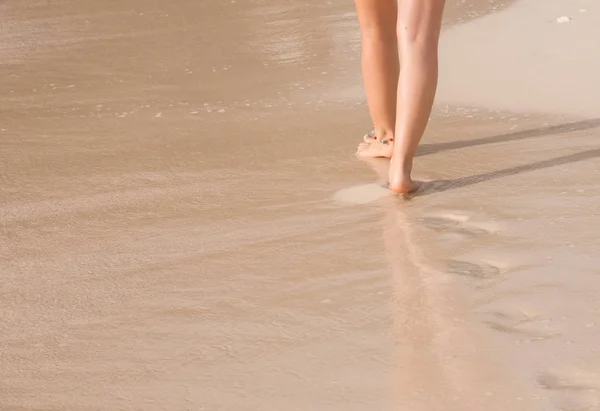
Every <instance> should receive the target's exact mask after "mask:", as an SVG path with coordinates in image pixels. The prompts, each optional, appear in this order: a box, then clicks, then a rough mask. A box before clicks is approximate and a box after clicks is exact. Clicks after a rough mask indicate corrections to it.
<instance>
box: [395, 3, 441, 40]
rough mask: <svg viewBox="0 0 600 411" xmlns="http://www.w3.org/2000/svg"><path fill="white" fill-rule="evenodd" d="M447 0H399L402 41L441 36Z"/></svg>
mask: <svg viewBox="0 0 600 411" xmlns="http://www.w3.org/2000/svg"><path fill="white" fill-rule="evenodd" d="M444 5H445V0H398V38H399V40H400V41H405V40H408V41H414V40H421V39H422V40H433V39H435V40H436V41H437V39H438V38H439V36H440V31H441V27H442V15H443V13H444Z"/></svg>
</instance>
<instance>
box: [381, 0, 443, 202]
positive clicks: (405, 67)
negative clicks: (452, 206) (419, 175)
mask: <svg viewBox="0 0 600 411" xmlns="http://www.w3.org/2000/svg"><path fill="white" fill-rule="evenodd" d="M443 11H444V0H398V21H397V24H398V27H397V35H398V48H399V55H400V61H401V66H402V69H401V70H400V76H399V81H398V92H397V101H396V107H397V108H396V122H395V132H394V148H393V154H392V160H391V163H390V176H389V178H390V188H391V189H392V190H393V191H395V192H397V193H407V192H410V191H412V190H414V189H415V188H416V187H415V184H414V183H413V181H412V179H411V171H412V165H413V158H414V156H415V152H416V150H417V147H418V145H419V142H420V141H421V137H422V136H423V133H424V132H425V128H426V127H427V123H428V122H429V116H430V114H431V108H432V106H433V101H434V98H435V93H436V89H437V81H438V43H439V36H440V30H441V25H442V14H443Z"/></svg>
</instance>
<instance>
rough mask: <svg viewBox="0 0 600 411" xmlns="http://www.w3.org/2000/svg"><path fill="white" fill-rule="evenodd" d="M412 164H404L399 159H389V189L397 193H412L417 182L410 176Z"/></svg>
mask: <svg viewBox="0 0 600 411" xmlns="http://www.w3.org/2000/svg"><path fill="white" fill-rule="evenodd" d="M411 171H412V166H406V165H404V164H402V163H401V162H400V161H394V159H393V158H392V161H390V177H389V178H390V190H392V191H394V192H396V193H398V194H407V193H412V192H413V191H415V190H416V189H417V184H416V183H415V182H414V181H413V180H412V178H411V177H410V173H411Z"/></svg>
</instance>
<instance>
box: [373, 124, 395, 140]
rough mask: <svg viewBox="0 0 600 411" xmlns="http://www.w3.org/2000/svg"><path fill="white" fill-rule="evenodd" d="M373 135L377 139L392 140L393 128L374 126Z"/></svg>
mask: <svg viewBox="0 0 600 411" xmlns="http://www.w3.org/2000/svg"><path fill="white" fill-rule="evenodd" d="M374 130H375V137H377V139H378V140H379V141H394V130H393V129H389V128H384V127H377V126H376V127H375V129H374Z"/></svg>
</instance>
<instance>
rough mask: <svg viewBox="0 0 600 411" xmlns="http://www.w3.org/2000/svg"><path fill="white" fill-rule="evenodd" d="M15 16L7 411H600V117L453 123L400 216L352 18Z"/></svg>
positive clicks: (476, 112) (0, 396)
mask: <svg viewBox="0 0 600 411" xmlns="http://www.w3.org/2000/svg"><path fill="white" fill-rule="evenodd" d="M502 6H503V5H502V4H499V2H492V3H489V2H487V1H482V2H474V1H473V2H471V1H467V2H458V1H457V2H449V5H448V14H447V24H448V25H450V24H452V23H455V24H457V23H461V22H463V21H466V20H468V19H471V18H473V17H479V16H481V15H482V14H483V13H484V12H486V11H490V9H492V8H497V9H501V8H502ZM0 11H1V13H0V15H1V17H0V21H1V22H2V44H1V47H0V53H1V56H2V59H1V62H0V74H1V77H0V78H1V79H2V80H0V91H1V92H2V95H3V99H2V100H0V176H1V180H0V181H1V184H2V190H1V192H0V222H1V224H0V239H1V241H0V273H1V275H0V310H1V312H2V321H0V347H1V351H2V353H1V356H0V359H1V360H0V361H1V364H2V366H1V367H0V409H2V410H11V411H12V410H36V409H39V410H41V409H44V410H118V409H139V410H148V411H152V410H164V409H167V410H210V411H214V410H227V411H230V410H236V411H238V410H239V411H244V410H248V411H254V410H258V409H260V410H284V409H285V410H319V411H321V410H323V411H327V410H332V411H334V410H344V411H351V410H373V409H389V410H399V409H400V410H402V409H406V410H411V411H415V410H421V409H422V410H428V411H431V410H436V409H439V410H442V409H443V410H448V409H456V410H465V409H473V410H474V409H483V408H487V409H490V410H494V409H498V410H507V409H510V410H519V409H523V410H527V411H529V410H534V409H573V410H574V409H590V410H591V409H597V407H599V399H598V396H597V394H598V389H600V375H599V374H598V371H597V370H599V369H600V352H598V349H597V348H596V347H598V346H600V344H598V341H599V338H600V335H599V334H600V326H599V325H598V322H599V321H598V314H599V312H600V304H599V303H598V300H597V298H596V292H595V290H596V289H597V288H598V285H599V283H600V277H599V276H598V268H597V267H599V266H600V265H599V263H600V261H599V260H598V254H597V250H598V239H597V235H596V233H595V230H594V229H593V227H596V226H597V223H598V215H597V213H598V212H597V210H599V209H600V204H599V202H600V200H599V199H598V196H596V195H595V193H596V192H597V191H598V182H597V179H596V177H595V176H596V175H597V173H598V168H599V160H598V156H599V150H600V145H599V144H598V139H597V138H595V136H597V135H598V133H599V132H600V131H599V129H600V123H599V122H598V121H597V119H596V120H595V119H594V118H588V119H577V118H570V117H564V116H560V115H554V116H552V117H551V118H547V117H546V116H544V115H526V114H523V113H510V112H508V111H492V110H484V109H482V108H477V107H476V106H477V105H476V104H473V105H472V106H470V107H459V106H456V105H449V106H445V105H444V106H438V107H437V109H436V113H435V115H434V118H433V121H432V124H431V128H430V131H429V133H428V136H427V139H426V141H425V144H424V146H423V147H422V148H421V150H420V152H419V156H418V159H417V171H416V173H417V174H416V177H417V178H419V179H420V180H422V181H426V182H427V183H426V184H425V188H424V190H422V191H421V192H420V193H419V194H418V195H416V196H414V197H411V198H409V199H399V198H397V197H395V196H390V195H389V193H388V192H387V191H386V190H385V189H384V188H383V187H382V184H381V182H382V180H384V177H383V176H385V167H386V162H385V161H373V162H369V163H366V164H363V163H360V162H359V161H358V160H356V159H355V158H353V157H352V155H351V153H352V152H353V149H354V147H355V146H356V143H357V141H358V139H359V138H360V136H361V135H362V134H364V131H365V130H368V125H369V120H368V117H367V114H366V110H365V107H364V101H363V96H362V89H361V86H360V84H361V80H360V68H359V61H358V54H359V42H358V40H359V39H358V32H357V27H356V18H355V15H354V13H353V9H352V4H351V3H350V2H316V1H311V2H310V7H301V6H300V5H299V4H297V3H294V2H291V1H284V2H272V1H266V0H256V1H252V2H250V3H246V2H195V1H186V0H177V1H155V2H147V1H142V0H124V1H119V2H115V1H113V2H102V4H100V3H99V2H94V1H91V0H85V1H74V0H58V1H53V2H45V1H35V0H32V1H17V0H8V1H4V2H0ZM508 11H510V9H508V10H507V12H508ZM518 11H519V10H518ZM519 12H520V11H519ZM509 26H510V23H509V24H508V26H507V27H509ZM461 28H462V26H456V27H454V28H453V30H459V29H461ZM459 34H460V33H459ZM467 34H469V33H467ZM470 35H471V36H472V35H476V32H474V33H473V32H471V33H470ZM448 81H449V80H448ZM307 119H308V120H307ZM594 407H596V408H594Z"/></svg>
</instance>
